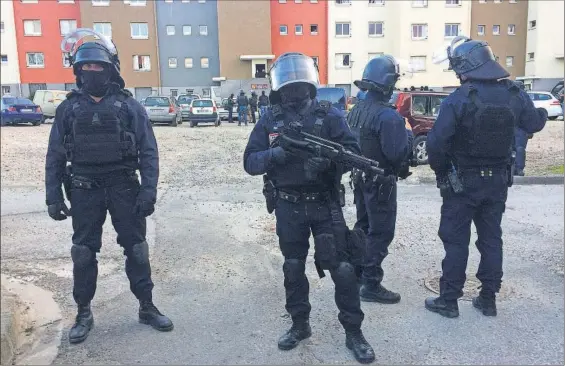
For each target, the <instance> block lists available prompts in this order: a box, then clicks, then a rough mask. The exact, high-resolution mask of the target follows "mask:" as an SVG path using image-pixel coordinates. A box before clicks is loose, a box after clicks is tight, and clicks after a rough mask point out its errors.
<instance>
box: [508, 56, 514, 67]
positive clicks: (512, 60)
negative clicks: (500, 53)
mask: <svg viewBox="0 0 565 366" xmlns="http://www.w3.org/2000/svg"><path fill="white" fill-rule="evenodd" d="M512 66H514V56H506V67H512Z"/></svg>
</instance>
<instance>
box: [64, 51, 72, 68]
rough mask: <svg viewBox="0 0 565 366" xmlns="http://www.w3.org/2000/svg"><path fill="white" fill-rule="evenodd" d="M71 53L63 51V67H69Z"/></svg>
mask: <svg viewBox="0 0 565 366" xmlns="http://www.w3.org/2000/svg"><path fill="white" fill-rule="evenodd" d="M70 58H71V54H70V53H68V52H63V67H71V60H70Z"/></svg>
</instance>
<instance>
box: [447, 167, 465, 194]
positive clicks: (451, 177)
mask: <svg viewBox="0 0 565 366" xmlns="http://www.w3.org/2000/svg"><path fill="white" fill-rule="evenodd" d="M447 180H448V181H449V185H450V186H451V189H452V190H453V192H454V193H461V192H463V183H462V182H461V179H460V178H459V176H458V175H457V171H456V170H455V169H452V170H450V171H449V173H447Z"/></svg>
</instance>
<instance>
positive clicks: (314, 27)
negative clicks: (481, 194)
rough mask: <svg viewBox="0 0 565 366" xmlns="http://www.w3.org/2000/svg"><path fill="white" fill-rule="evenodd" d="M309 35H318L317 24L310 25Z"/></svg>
mask: <svg viewBox="0 0 565 366" xmlns="http://www.w3.org/2000/svg"><path fill="white" fill-rule="evenodd" d="M310 34H311V35H313V36H317V35H318V24H310Z"/></svg>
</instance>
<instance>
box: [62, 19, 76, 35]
mask: <svg viewBox="0 0 565 366" xmlns="http://www.w3.org/2000/svg"><path fill="white" fill-rule="evenodd" d="M59 29H61V35H62V36H66V35H67V34H69V33H71V32H72V31H74V30H75V29H77V21H76V20H59Z"/></svg>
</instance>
